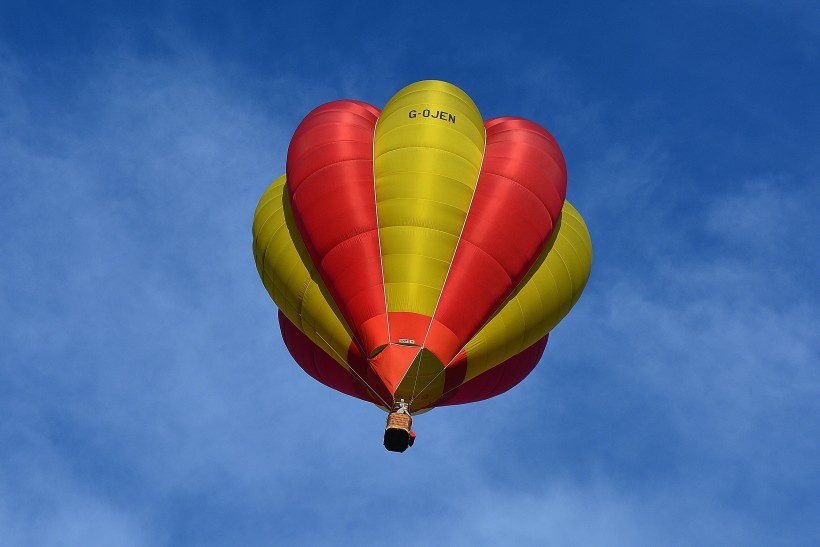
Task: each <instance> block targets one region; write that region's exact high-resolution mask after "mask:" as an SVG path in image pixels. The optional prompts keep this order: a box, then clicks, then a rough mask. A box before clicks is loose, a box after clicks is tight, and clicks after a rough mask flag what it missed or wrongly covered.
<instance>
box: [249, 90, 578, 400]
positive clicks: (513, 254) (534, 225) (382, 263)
mask: <svg viewBox="0 0 820 547" xmlns="http://www.w3.org/2000/svg"><path fill="white" fill-rule="evenodd" d="M566 180H567V175H566V166H565V163H564V158H563V155H562V153H561V150H560V148H559V147H558V144H557V142H556V141H555V139H554V138H553V137H552V136H551V135H550V134H549V133H548V132H547V131H546V130H545V129H543V128H542V127H540V126H539V125H538V124H535V123H533V122H530V121H528V120H524V119H521V118H513V117H504V118H495V119H492V120H487V121H483V120H482V117H481V115H480V113H479V111H478V109H477V108H476V106H475V104H473V101H472V100H471V99H470V98H469V97H468V96H467V95H466V94H465V93H464V92H463V91H462V90H460V89H458V88H457V87H455V86H453V85H451V84H448V83H445V82H440V81H422V82H417V83H415V84H411V85H410V86H407V87H406V88H404V89H402V90H401V91H399V92H398V93H397V94H396V95H395V96H393V98H391V99H390V101H389V102H388V103H387V105H385V107H384V109H383V110H381V111H379V110H378V109H377V108H375V107H373V106H371V105H368V104H366V103H362V102H358V101H347V100H346V101H334V102H331V103H327V104H324V105H321V106H319V107H318V108H316V109H315V110H313V111H312V112H310V113H309V114H308V115H307V116H306V117H305V119H304V120H303V121H302V123H301V124H300V125H299V127H298V128H297V129H296V132H295V133H294V135H293V138H292V140H291V143H290V147H289V149H288V158H287V169H286V174H285V175H283V176H281V177H279V178H278V179H277V180H276V181H274V182H273V184H271V185H270V187H269V188H268V189H267V190H266V191H265V193H264V194H263V196H262V198H261V200H260V202H259V205H258V207H257V210H256V214H255V216H254V223H253V235H254V244H253V250H254V257H255V259H256V265H257V269H258V271H259V274H260V276H261V278H262V281H263V283H264V285H265V287H266V288H267V290H268V292H269V294H270V296H271V297H272V299H273V300H274V302H275V303H276V305H277V306H278V307H279V310H280V313H279V321H280V328H281V332H282V336H283V339H284V341H285V343H286V345H287V347H288V349H289V351H290V352H291V354H292V355H293V357H294V359H295V360H296V361H297V363H299V365H300V366H301V367H302V368H303V369H304V370H305V371H306V372H307V373H308V374H310V375H311V376H312V377H314V378H315V379H317V380H318V381H320V382H322V383H324V384H326V385H328V386H330V387H332V388H334V389H337V390H339V391H341V392H343V393H346V394H348V395H351V396H354V397H359V398H361V399H364V400H368V401H371V402H373V403H375V404H377V405H379V406H383V407H386V408H390V407H392V404H393V401H397V400H399V399H404V400H406V401H409V402H411V406H412V408H413V410H414V411H417V410H421V409H424V408H432V407H434V406H441V405H445V404H460V403H467V402H472V401H477V400H481V399H486V398H488V397H492V396H495V395H498V394H500V393H503V392H504V391H507V390H508V389H510V388H511V387H513V386H514V385H516V384H517V383H518V382H520V381H521V380H522V379H523V378H524V377H526V376H527V374H529V372H530V371H531V370H532V369H533V368H534V367H535V365H536V364H537V363H538V360H539V359H540V357H541V355H542V353H543V351H544V348H545V346H546V342H547V337H548V334H549V332H550V331H551V330H552V329H553V328H554V327H555V325H557V324H558V322H559V321H560V320H561V319H562V318H563V317H564V316H565V315H566V314H567V313H568V312H569V310H570V309H571V308H572V306H573V305H574V304H575V302H576V301H577V300H578V298H579V296H580V294H581V291H582V290H583V288H584V285H585V284H586V281H587V279H588V277H589V271H590V267H591V262H592V249H591V243H590V239H589V233H588V231H587V229H586V226H585V224H584V221H583V219H582V218H581V216H580V214H579V213H578V211H576V210H575V208H574V207H572V205H570V204H569V203H568V202H566V201H565V196H566Z"/></svg>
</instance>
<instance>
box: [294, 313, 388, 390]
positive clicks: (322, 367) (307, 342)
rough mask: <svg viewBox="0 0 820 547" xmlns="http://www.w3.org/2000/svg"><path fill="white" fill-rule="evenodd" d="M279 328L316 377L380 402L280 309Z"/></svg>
mask: <svg viewBox="0 0 820 547" xmlns="http://www.w3.org/2000/svg"><path fill="white" fill-rule="evenodd" d="M279 329H280V330H281V332H282V339H283V340H284V341H285V346H286V347H287V348H288V351H289V352H290V354H291V355H292V356H293V359H294V360H295V361H296V363H297V364H298V365H299V366H300V367H302V370H304V371H305V372H307V373H308V374H309V375H310V376H311V377H312V378H314V379H315V380H316V381H318V382H321V383H323V384H324V385H326V386H328V387H331V388H333V389H335V390H336V391H340V392H342V393H344V394H345V395H350V396H351V397H356V398H358V399H363V400H365V401H369V402H371V403H375V404H380V403H379V402H378V400H377V399H374V398H373V397H371V396H370V395H369V394H368V392H367V389H366V388H365V386H364V384H363V383H362V382H360V381H359V380H358V379H357V378H356V377H354V376H353V375H352V374H350V373H349V372H348V371H347V370H345V369H344V367H342V366H341V365H340V364H339V363H337V362H336V361H335V360H333V358H331V357H330V356H329V355H328V354H327V353H325V352H324V350H322V348H320V347H319V346H317V345H316V344H314V343H313V341H312V340H311V339H310V338H308V337H307V336H306V335H305V334H304V333H303V332H302V331H300V330H299V329H298V328H296V325H294V324H293V323H291V322H290V321H289V320H288V318H287V317H285V314H283V313H282V312H281V311H280V312H279Z"/></svg>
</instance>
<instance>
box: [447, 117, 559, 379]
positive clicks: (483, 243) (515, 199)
mask: <svg viewBox="0 0 820 547" xmlns="http://www.w3.org/2000/svg"><path fill="white" fill-rule="evenodd" d="M485 125H486V127H487V147H486V151H485V155H484V163H483V166H482V170H481V175H480V176H479V179H478V185H477V187H476V193H475V196H474V197H473V202H472V204H471V206H470V213H469V216H468V217H467V222H466V224H465V226H464V231H463V233H462V238H461V241H460V243H459V246H458V249H457V251H456V254H455V256H454V257H453V264H452V266H451V268H450V273H449V275H448V278H447V282H446V284H445V287H444V290H443V292H442V295H441V299H440V301H439V305H438V308H437V310H436V316H435V319H436V321H437V322H438V323H440V324H441V325H443V326H444V327H446V328H447V330H448V331H450V332H452V333H455V335H456V337H457V339H458V340H459V343H458V344H455V345H454V346H452V347H449V348H439V349H438V352H437V355H439V356H440V357H443V358H444V359H443V360H444V362H445V363H447V362H449V361H450V360H451V359H452V358H453V357H454V356H455V354H456V353H457V352H458V351H459V350H460V349H461V348H462V347H463V346H464V344H465V343H466V342H467V341H468V340H469V339H470V338H472V337H473V336H474V335H475V333H476V332H477V331H478V329H480V328H481V327H482V326H483V325H484V323H485V322H486V321H487V320H488V319H489V317H490V316H491V315H492V314H493V313H495V311H496V310H497V309H498V308H499V307H500V306H501V304H502V303H503V302H504V300H505V299H506V298H507V297H508V296H509V295H510V293H512V291H513V290H514V289H515V287H516V286H518V284H519V283H520V282H521V280H522V279H523V278H524V276H525V275H526V274H527V272H528V271H529V269H530V267H531V266H532V265H533V263H534V262H535V260H536V259H537V258H538V256H539V254H540V252H541V250H542V249H543V247H544V245H545V244H546V242H547V240H548V239H549V236H550V234H551V233H552V230H553V227H554V226H555V223H556V222H557V220H558V217H559V216H560V214H561V207H562V206H563V202H564V196H565V195H566V183H567V174H566V165H565V163H564V159H563V156H562V154H561V150H560V148H559V147H558V144H557V143H556V142H555V139H554V138H553V137H552V135H550V134H549V133H548V132H547V131H546V130H545V129H544V128H542V127H541V126H539V125H538V124H536V123H533V122H530V121H528V120H523V119H520V118H499V119H495V120H490V121H488V122H486V124H485ZM433 327H434V329H435V328H436V323H434V324H433ZM432 334H433V331H432V330H431V335H432ZM431 349H432V348H431Z"/></svg>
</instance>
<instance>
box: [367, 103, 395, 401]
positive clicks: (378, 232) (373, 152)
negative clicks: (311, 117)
mask: <svg viewBox="0 0 820 547" xmlns="http://www.w3.org/2000/svg"><path fill="white" fill-rule="evenodd" d="M380 119H381V112H379V116H378V117H377V118H376V123H375V124H374V125H373V146H372V148H371V159H372V161H371V162H370V163H371V164H372V166H373V170H372V172H373V206H374V208H375V210H376V239H377V241H378V242H379V264H380V265H381V268H382V291H383V292H384V320H385V321H386V322H387V343H388V344H390V314H389V313H387V283H385V280H384V258H382V235H381V227H380V226H379V198H378V196H377V195H376V128H377V127H378V126H379V120H380ZM365 357H369V355H366V356H365ZM390 408H391V409H392V408H393V407H392V406H391V407H390Z"/></svg>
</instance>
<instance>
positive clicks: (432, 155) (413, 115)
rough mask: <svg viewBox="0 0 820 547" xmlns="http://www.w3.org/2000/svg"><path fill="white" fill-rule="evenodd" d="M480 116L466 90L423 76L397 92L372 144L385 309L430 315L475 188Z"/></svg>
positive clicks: (481, 144) (480, 143) (480, 152)
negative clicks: (418, 80) (422, 79)
mask: <svg viewBox="0 0 820 547" xmlns="http://www.w3.org/2000/svg"><path fill="white" fill-rule="evenodd" d="M484 139H485V132H484V122H483V121H482V118H481V113H480V112H479V111H478V108H476V106H475V104H473V101H472V100H471V99H470V98H469V97H468V96H467V94H466V93H464V92H463V91H461V90H460V89H458V88H457V87H455V86H454V85H452V84H448V83H446V82H440V81H433V80H428V81H423V82H417V83H415V84H412V85H409V86H407V87H405V88H404V89H402V90H401V91H399V92H398V93H397V94H396V95H394V96H393V98H392V99H390V101H389V102H388V103H387V105H386V106H385V107H384V110H383V111H382V114H381V116H380V117H379V121H378V124H377V125H376V134H375V141H374V147H373V153H374V161H375V169H374V170H375V176H376V201H377V206H378V215H379V238H380V243H381V249H382V267H383V268H384V280H385V293H386V298H387V309H388V311H391V312H393V311H403V312H415V313H420V314H424V315H429V316H432V315H433V311H434V309H435V306H436V303H437V302H438V298H439V295H440V293H441V289H442V286H443V285H444V280H445V278H446V276H447V270H448V268H449V265H450V262H451V260H452V258H453V254H454V251H455V248H456V244H457V241H458V237H459V234H460V233H461V230H462V227H463V226H464V219H465V217H466V215H467V210H468V209H469V206H470V201H471V200H472V195H473V192H474V191H475V185H476V181H477V179H478V173H479V170H480V168H481V162H482V158H483V153H484Z"/></svg>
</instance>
